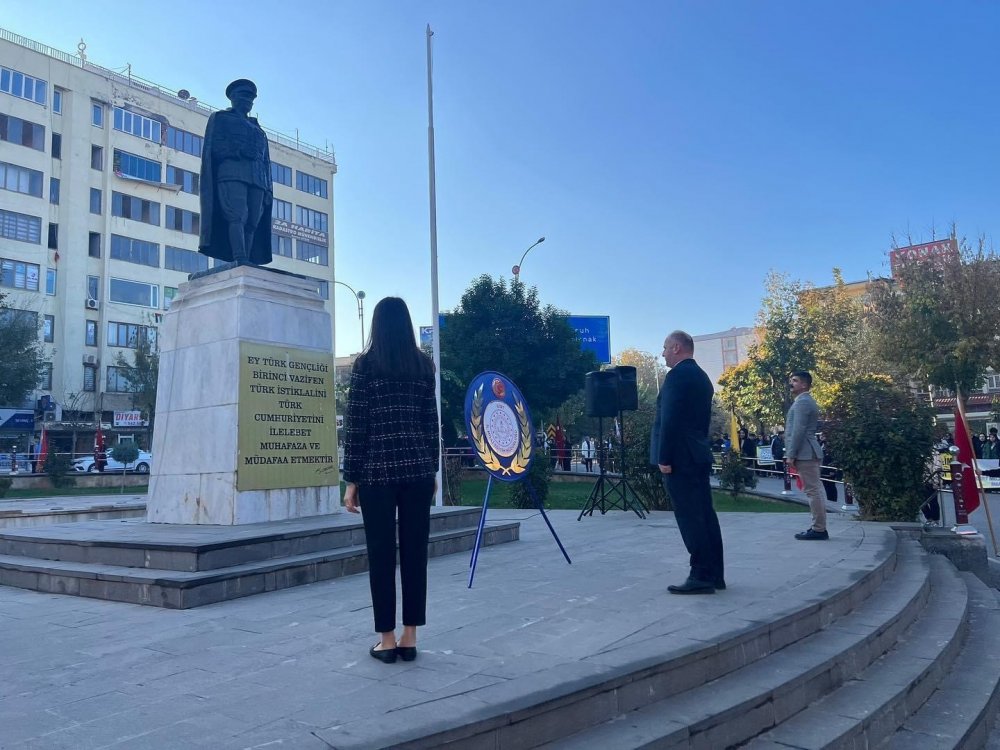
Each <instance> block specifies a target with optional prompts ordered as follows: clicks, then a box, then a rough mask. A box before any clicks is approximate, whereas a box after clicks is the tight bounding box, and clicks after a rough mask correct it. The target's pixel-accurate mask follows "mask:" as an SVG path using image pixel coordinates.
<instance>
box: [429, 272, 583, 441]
mask: <svg viewBox="0 0 1000 750" xmlns="http://www.w3.org/2000/svg"><path fill="white" fill-rule="evenodd" d="M564 316H565V313H564V312H562V311H560V310H557V309H556V308H554V307H552V306H551V305H545V306H544V307H543V306H542V305H541V303H540V301H539V299H538V290H537V289H535V288H534V287H527V286H525V285H524V284H523V283H521V282H518V281H515V282H513V283H512V284H510V285H509V286H508V284H507V282H506V281H505V280H504V279H502V278H501V279H494V278H492V277H490V276H488V275H483V276H480V277H479V278H477V279H475V280H474V281H473V282H472V285H471V286H470V287H469V288H468V289H467V290H466V291H465V294H463V295H462V299H461V300H460V301H459V304H458V306H457V307H456V308H455V310H454V311H453V312H452V313H451V314H449V315H447V316H446V317H445V320H444V325H443V326H442V328H441V391H442V392H441V400H442V407H441V408H442V412H443V413H442V423H443V428H444V432H445V441H446V444H448V443H450V442H451V441H453V440H454V438H455V429H456V426H457V425H458V424H460V423H461V422H462V421H463V414H462V409H463V407H464V403H465V388H466V385H467V384H468V383H469V382H470V381H471V380H472V378H473V377H475V376H476V375H477V374H478V373H480V372H482V371H484V370H497V371H499V372H502V373H503V374H504V375H506V376H508V377H509V378H510V379H511V380H513V381H514V382H515V383H516V384H517V386H518V388H520V389H521V392H522V393H523V394H524V396H525V398H526V399H527V401H528V404H529V405H530V407H531V410H532V412H533V413H535V414H543V413H545V412H546V411H548V410H550V409H552V408H554V407H556V406H558V405H559V404H561V403H562V402H563V401H565V400H566V398H567V397H568V396H569V395H570V394H572V393H575V392H577V391H579V390H580V388H581V387H582V385H583V382H584V375H585V374H586V373H587V372H588V371H590V370H595V369H597V366H598V364H597V360H596V358H595V357H594V355H593V354H592V353H591V352H584V351H582V350H581V349H580V340H579V338H578V336H577V334H576V332H575V331H574V330H573V329H572V328H571V327H570V325H569V323H567V322H566V319H565V317H564Z"/></svg>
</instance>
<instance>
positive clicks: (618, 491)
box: [576, 412, 646, 521]
mask: <svg viewBox="0 0 1000 750" xmlns="http://www.w3.org/2000/svg"><path fill="white" fill-rule="evenodd" d="M620 414H621V412H619V415H620ZM597 445H598V449H597V450H598V454H597V459H598V462H599V464H600V474H599V475H598V477H597V483H596V484H595V485H594V488H593V489H592V490H591V491H590V497H588V498H587V502H586V503H584V506H583V510H581V511H580V515H579V516H577V518H576V520H577V521H579V520H580V519H581V518H583V517H584V516H593V515H594V511H595V510H600V511H601V515H602V516H603V515H604V514H605V513H607V512H608V510H615V509H621V510H624V511H629V510H631V511H632V512H633V513H635V514H636V515H637V516H639V518H645V517H646V514H645V513H644V512H643V511H644V510H646V508H645V506H643V504H642V501H641V500H639V497H638V495H636V494H635V491H634V490H633V489H632V488H631V487H630V486H629V484H628V480H627V479H626V478H625V461H624V451H622V462H621V463H622V474H621V478H620V479H619V480H618V481H617V482H616V481H615V480H614V479H613V478H612V479H608V478H607V463H608V460H607V458H608V451H607V446H605V444H604V418H603V417H598V418H597ZM624 445H625V441H624V433H622V446H623V447H624ZM629 492H631V493H632V497H634V498H635V499H636V501H637V504H638V507H636V505H635V504H633V503H632V502H631V501H630V500H629V498H628V493H629Z"/></svg>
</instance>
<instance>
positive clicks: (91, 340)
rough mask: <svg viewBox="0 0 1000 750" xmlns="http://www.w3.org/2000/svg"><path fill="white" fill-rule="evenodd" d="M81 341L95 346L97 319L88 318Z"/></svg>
mask: <svg viewBox="0 0 1000 750" xmlns="http://www.w3.org/2000/svg"><path fill="white" fill-rule="evenodd" d="M83 343H84V344H86V345H87V346H97V321H96V320H88V321H87V329H86V335H85V336H84V340H83Z"/></svg>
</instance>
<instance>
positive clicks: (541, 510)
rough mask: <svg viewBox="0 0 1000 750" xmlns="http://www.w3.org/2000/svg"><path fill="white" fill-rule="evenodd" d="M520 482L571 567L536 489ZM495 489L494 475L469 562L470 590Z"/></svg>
mask: <svg viewBox="0 0 1000 750" xmlns="http://www.w3.org/2000/svg"><path fill="white" fill-rule="evenodd" d="M517 481H519V482H525V483H526V485H525V486H526V487H527V488H528V494H529V495H531V499H532V500H534V501H535V507H536V508H538V511H539V513H541V514H542V518H543V519H545V525H546V526H548V527H549V531H551V532H552V537H553V538H554V539H555V540H556V544H558V545H559V551H560V552H562V553H563V557H565V558H566V562H567V563H569V564H570V565H572V564H573V561H572V560H570V559H569V555H568V554H566V548H565V547H563V544H562V542H561V541H559V535H558V534H556V530H555V529H554V528H552V522H551V521H549V517H548V516H547V515H546V513H545V507H544V505H543V504H542V502H541V500H539V499H538V495H536V494H535V488H534V487H532V486H531V482H530V481H529V480H528V478H527V477H523V478H522V479H519V480H517ZM492 488H493V475H492V474H489V479H488V480H487V481H486V494H485V495H484V496H483V512H482V513H481V514H480V516H479V528H478V529H477V531H476V544H475V546H474V547H473V548H472V559H471V560H469V588H470V589H471V588H472V579H473V578H475V576H476V561H477V560H478V559H479V547H480V546H481V545H482V541H483V528H484V527H485V526H486V509H487V507H488V506H489V502H490V490H491V489H492Z"/></svg>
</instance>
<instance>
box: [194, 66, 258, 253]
mask: <svg viewBox="0 0 1000 750" xmlns="http://www.w3.org/2000/svg"><path fill="white" fill-rule="evenodd" d="M226 97H227V98H228V99H229V101H230V104H231V105H232V106H231V107H230V108H229V109H226V110H222V111H221V112H215V113H213V114H212V116H211V117H209V118H208V127H207V128H206V129H205V144H204V147H203V149H202V153H201V236H200V238H199V241H198V247H199V249H200V250H201V252H202V253H204V254H205V255H210V256H211V257H213V258H218V259H219V260H224V261H236V262H238V263H252V264H254V265H258V266H259V265H263V264H265V263H270V262H271V205H272V203H273V201H274V191H273V187H272V184H271V155H270V151H269V150H268V146H267V135H266V134H265V133H264V130H263V129H262V128H261V127H260V124H258V122H257V118H256V117H250V116H249V115H250V110H251V109H252V108H253V102H254V99H256V98H257V86H256V84H254V82H253V81H248V80H247V79H245V78H240V79H239V80H236V81H233V82H232V83H231V84H229V85H228V86H227V87H226Z"/></svg>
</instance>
